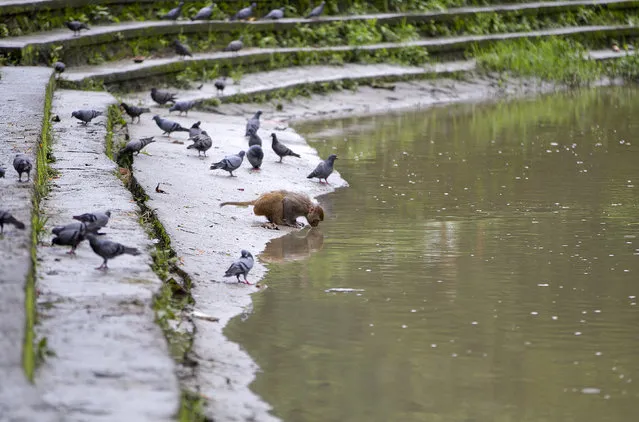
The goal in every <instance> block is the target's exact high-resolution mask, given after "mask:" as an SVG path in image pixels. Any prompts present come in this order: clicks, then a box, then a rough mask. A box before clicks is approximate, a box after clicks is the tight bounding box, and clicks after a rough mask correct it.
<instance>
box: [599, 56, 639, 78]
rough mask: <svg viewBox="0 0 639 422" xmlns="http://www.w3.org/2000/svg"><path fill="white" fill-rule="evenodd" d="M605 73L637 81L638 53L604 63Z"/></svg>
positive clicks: (638, 74) (638, 73)
mask: <svg viewBox="0 0 639 422" xmlns="http://www.w3.org/2000/svg"><path fill="white" fill-rule="evenodd" d="M604 66H605V67H606V73H607V74H608V75H609V76H611V77H619V78H622V79H624V80H627V81H631V82H639V54H637V53H636V52H635V53H634V54H629V55H627V56H624V57H621V58H619V59H616V60H610V61H608V62H606V63H605V64H604Z"/></svg>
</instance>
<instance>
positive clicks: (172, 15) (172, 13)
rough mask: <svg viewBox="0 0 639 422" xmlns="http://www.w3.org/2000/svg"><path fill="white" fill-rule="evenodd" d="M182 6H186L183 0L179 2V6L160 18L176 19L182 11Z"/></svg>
mask: <svg viewBox="0 0 639 422" xmlns="http://www.w3.org/2000/svg"><path fill="white" fill-rule="evenodd" d="M182 6H184V2H183V1H181V2H180V3H178V5H177V7H176V8H175V9H171V10H169V11H168V12H167V13H166V14H165V15H162V16H160V19H167V20H172V21H176V20H177V18H179V17H180V14H181V13H182Z"/></svg>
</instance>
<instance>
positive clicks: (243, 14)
mask: <svg viewBox="0 0 639 422" xmlns="http://www.w3.org/2000/svg"><path fill="white" fill-rule="evenodd" d="M256 6H257V4H255V3H251V5H250V6H249V7H245V8H244V9H242V10H240V11H239V12H237V13H236V14H234V15H233V16H231V20H232V21H237V20H242V19H248V18H249V17H251V15H252V14H253V9H254V8H255V7H256Z"/></svg>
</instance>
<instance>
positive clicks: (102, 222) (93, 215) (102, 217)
mask: <svg viewBox="0 0 639 422" xmlns="http://www.w3.org/2000/svg"><path fill="white" fill-rule="evenodd" d="M109 218H111V211H104V212H102V211H95V212H87V213H84V214H80V215H74V216H73V219H74V220H78V221H81V222H83V223H84V224H86V225H87V227H88V228H89V231H93V230H99V229H101V228H102V227H104V226H106V225H107V223H108V222H109Z"/></svg>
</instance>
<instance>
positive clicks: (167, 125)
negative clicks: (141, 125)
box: [153, 114, 189, 136]
mask: <svg viewBox="0 0 639 422" xmlns="http://www.w3.org/2000/svg"><path fill="white" fill-rule="evenodd" d="M153 120H155V124H156V125H158V127H159V128H160V129H162V130H163V131H164V133H163V134H162V135H166V134H168V135H169V136H171V133H173V132H188V131H189V130H188V129H187V128H184V127H182V125H181V124H179V123H178V122H174V121H172V120H168V119H163V118H161V117H160V116H158V115H157V114H156V115H155V116H153Z"/></svg>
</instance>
